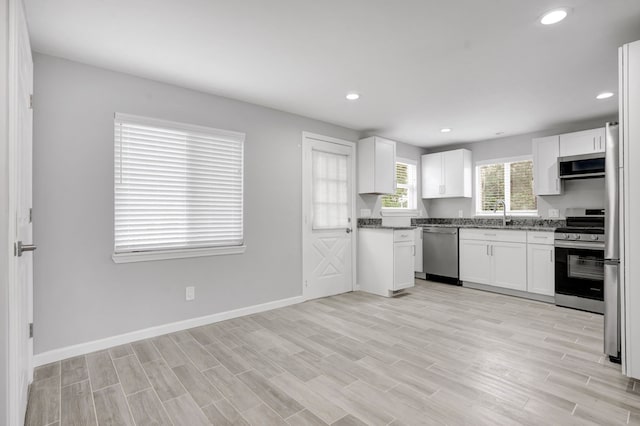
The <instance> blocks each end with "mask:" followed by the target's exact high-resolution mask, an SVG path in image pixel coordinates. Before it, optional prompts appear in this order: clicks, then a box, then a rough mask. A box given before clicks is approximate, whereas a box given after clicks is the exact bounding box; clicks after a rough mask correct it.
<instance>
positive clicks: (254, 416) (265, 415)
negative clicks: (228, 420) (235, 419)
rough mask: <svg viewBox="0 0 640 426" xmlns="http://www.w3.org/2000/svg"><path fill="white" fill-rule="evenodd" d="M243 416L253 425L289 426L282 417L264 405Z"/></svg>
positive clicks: (251, 409) (246, 412) (248, 411)
mask: <svg viewBox="0 0 640 426" xmlns="http://www.w3.org/2000/svg"><path fill="white" fill-rule="evenodd" d="M243 415H244V417H245V418H246V419H247V420H248V421H249V423H250V424H252V425H256V426H258V425H260V426H287V422H285V421H284V420H283V419H282V417H280V416H278V414H276V412H275V411H273V410H272V409H271V408H269V407H267V406H266V405H264V404H261V405H258V406H257V407H253V408H250V409H248V410H247V411H245V412H244V414H243Z"/></svg>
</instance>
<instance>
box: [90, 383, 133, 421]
mask: <svg viewBox="0 0 640 426" xmlns="http://www.w3.org/2000/svg"><path fill="white" fill-rule="evenodd" d="M93 399H94V401H95V407H96V417H97V419H98V424H99V425H123V426H133V425H134V422H133V419H132V418H131V413H129V406H128V404H127V400H126V399H125V396H124V392H123V391H122V387H121V386H120V385H119V384H117V385H113V386H109V387H106V388H103V389H100V390H98V391H96V392H94V393H93Z"/></svg>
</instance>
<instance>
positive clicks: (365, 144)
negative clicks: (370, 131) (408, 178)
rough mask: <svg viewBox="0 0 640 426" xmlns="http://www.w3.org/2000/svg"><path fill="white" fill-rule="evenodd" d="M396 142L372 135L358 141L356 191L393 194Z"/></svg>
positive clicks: (394, 190) (394, 186)
mask: <svg viewBox="0 0 640 426" xmlns="http://www.w3.org/2000/svg"><path fill="white" fill-rule="evenodd" d="M395 192H396V143H395V142H394V141H390V140H388V139H383V138H380V137H377V136H372V137H369V138H366V139H361V140H360V142H358V193H360V194H395Z"/></svg>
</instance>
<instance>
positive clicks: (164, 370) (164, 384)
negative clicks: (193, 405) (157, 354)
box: [142, 359, 187, 402]
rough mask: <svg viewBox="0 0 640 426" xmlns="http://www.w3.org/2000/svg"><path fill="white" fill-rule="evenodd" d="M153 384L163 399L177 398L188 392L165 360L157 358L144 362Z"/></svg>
mask: <svg viewBox="0 0 640 426" xmlns="http://www.w3.org/2000/svg"><path fill="white" fill-rule="evenodd" d="M142 368H143V369H144V371H145V373H146V374H147V377H148V378H149V382H151V386H153V388H154V389H155V391H156V392H157V394H158V397H159V398H160V400H161V401H163V402H164V401H167V400H168V399H172V398H176V397H178V396H180V395H183V394H185V393H187V391H186V390H185V388H184V386H182V384H181V383H180V380H178V378H177V377H176V375H175V374H174V373H173V371H171V369H170V368H169V367H168V366H167V364H166V363H165V362H164V360H161V359H156V360H153V361H149V362H145V363H143V364H142Z"/></svg>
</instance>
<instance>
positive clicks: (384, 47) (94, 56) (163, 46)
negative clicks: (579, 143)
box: [25, 0, 640, 146]
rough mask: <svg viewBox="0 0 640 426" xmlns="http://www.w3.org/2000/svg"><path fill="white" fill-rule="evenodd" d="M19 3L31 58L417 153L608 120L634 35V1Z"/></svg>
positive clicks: (639, 11) (637, 22) (637, 13)
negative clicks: (261, 109) (601, 96)
mask: <svg viewBox="0 0 640 426" xmlns="http://www.w3.org/2000/svg"><path fill="white" fill-rule="evenodd" d="M25 3H26V8H27V18H28V21H29V25H30V31H31V36H32V43H33V46H34V50H36V51H39V52H43V53H47V54H51V55H55V56H60V57H64V58H68V59H72V60H76V61H79V62H84V63H87V64H92V65H97V66H100V67H104V68H108V69H113V70H117V71H122V72H126V73H130V74H134V75H138V76H142V77H148V78H152V79H156V80H160V81H165V82H168V83H173V84H176V85H180V86H184V87H188V88H192V89H196V90H200V91H204V92H209V93H214V94H218V95H223V96H227V97H230V98H236V99H241V100H244V101H247V102H252V103H256V104H260V105H265V106H269V107H273V108H276V109H280V110H283V111H288V112H292V113H297V114H300V115H304V116H308V117H312V118H316V119H320V120H324V121H328V122H331V123H336V124H339V125H343V126H346V127H350V128H353V129H357V130H361V131H367V132H370V133H375V134H378V135H382V136H386V137H389V138H392V139H395V140H399V141H403V142H408V143H412V144H415V145H420V146H433V145H441V144H446V143H454V142H461V141H475V140H482V139H488V138H494V137H495V135H496V133H497V132H504V135H505V136H507V135H511V134H520V133H527V132H531V131H536V130H541V129H547V128H553V127H554V126H557V125H559V124H565V123H568V122H574V121H582V120H584V119H589V118H595V117H602V116H606V115H611V114H613V113H615V112H616V110H617V102H618V101H617V97H614V98H611V99H608V100H604V101H596V100H595V96H596V94H597V93H599V92H601V91H605V90H608V91H612V92H617V47H618V46H620V45H621V44H623V43H626V42H630V41H634V40H636V39H640V1H637V0H606V1H603V0H536V1H526V0H395V1H392V0H348V1H345V0H322V1H319V0H269V1H265V0H226V1H225V0H181V1H175V0H173V1H171V0H57V1H51V0H25ZM558 6H563V7H569V8H570V9H571V12H570V14H569V16H568V18H567V19H566V20H565V21H563V22H561V23H560V24H557V25H554V26H549V27H545V26H543V25H541V24H540V23H539V17H540V16H541V15H542V14H543V13H544V12H545V11H547V10H549V9H552V8H554V7H558ZM348 91H357V92H359V93H361V96H362V97H361V98H360V100H358V101H355V102H350V101H347V100H345V94H346V93H347V92H348ZM442 127H451V128H453V132H451V133H449V134H442V133H440V131H439V130H440V128H442Z"/></svg>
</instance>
